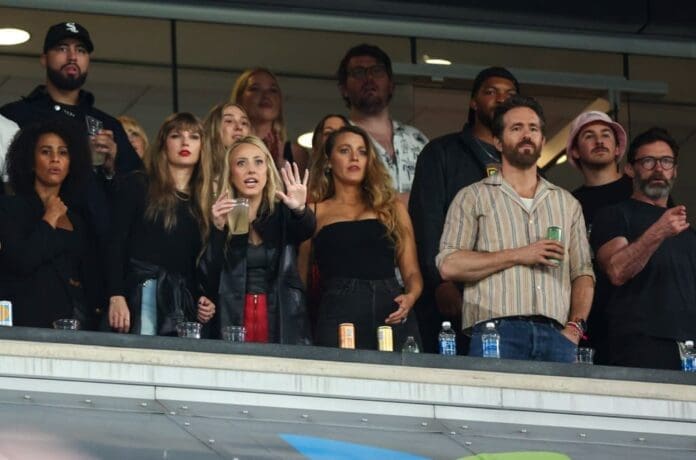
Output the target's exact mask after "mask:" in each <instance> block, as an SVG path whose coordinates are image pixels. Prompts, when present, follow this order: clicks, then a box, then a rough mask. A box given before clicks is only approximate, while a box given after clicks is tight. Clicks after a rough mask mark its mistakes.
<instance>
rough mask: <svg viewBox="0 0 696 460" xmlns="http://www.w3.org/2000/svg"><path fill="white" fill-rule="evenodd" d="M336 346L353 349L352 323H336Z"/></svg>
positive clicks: (353, 327)
mask: <svg viewBox="0 0 696 460" xmlns="http://www.w3.org/2000/svg"><path fill="white" fill-rule="evenodd" d="M338 346H339V347H341V348H350V349H351V350H354V349H355V326H354V325H353V323H341V324H339V325H338Z"/></svg>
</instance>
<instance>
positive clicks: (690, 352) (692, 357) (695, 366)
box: [681, 340, 696, 372]
mask: <svg viewBox="0 0 696 460" xmlns="http://www.w3.org/2000/svg"><path fill="white" fill-rule="evenodd" d="M681 360H682V369H683V370H684V371H685V372H696V350H694V341H693V340H687V341H686V342H684V347H683V348H682V350H681Z"/></svg>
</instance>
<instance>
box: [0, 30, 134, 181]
mask: <svg viewBox="0 0 696 460" xmlns="http://www.w3.org/2000/svg"><path fill="white" fill-rule="evenodd" d="M93 50H94V45H93V43H92V39H91V38H90V36H89V32H88V31H87V29H85V28H84V27H83V26H82V25H80V24H78V23H76V22H61V23H59V24H55V25H53V26H51V27H50V28H49V29H48V32H47V33H46V37H45V39H44V45H43V54H41V57H40V62H41V65H42V66H43V67H44V68H45V69H46V84H45V85H39V86H37V87H36V88H35V89H34V90H33V91H32V92H31V93H30V94H29V95H28V96H26V97H24V98H22V99H20V100H19V101H16V102H11V103H9V104H7V105H5V106H3V107H2V108H0V114H2V115H4V116H5V117H7V118H9V119H11V120H13V121H14V122H15V123H17V124H18V125H19V126H20V128H21V127H22V126H25V125H27V124H29V123H33V122H37V121H41V120H45V119H49V118H53V117H64V118H68V119H71V120H73V121H75V126H76V129H79V130H81V132H84V133H85V135H89V141H90V143H91V145H92V149H93V152H94V153H95V158H99V159H101V161H100V162H99V163H101V162H104V163H105V165H110V162H112V163H113V164H114V166H109V167H108V168H105V169H107V170H106V171H105V173H106V175H107V176H111V175H113V173H114V172H121V173H123V172H127V171H131V170H133V169H137V168H139V167H141V166H142V163H141V161H140V159H139V157H138V155H137V154H136V153H135V151H134V150H133V147H132V146H131V145H130V142H128V136H127V135H126V133H125V131H124V130H123V127H122V126H121V124H120V123H119V122H118V120H116V119H115V118H114V117H112V116H110V115H108V114H106V113H104V112H102V111H100V110H98V109H97V108H95V107H94V96H93V95H92V94H91V93H90V92H88V91H85V90H83V89H82V86H83V85H84V83H85V81H86V80H87V75H88V70H89V64H90V53H91V52H92V51H93ZM88 128H89V131H88Z"/></svg>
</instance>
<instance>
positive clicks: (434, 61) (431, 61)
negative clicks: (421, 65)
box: [423, 54, 452, 65]
mask: <svg viewBox="0 0 696 460" xmlns="http://www.w3.org/2000/svg"><path fill="white" fill-rule="evenodd" d="M423 61H425V63H426V64H433V65H452V61H449V60H447V59H441V58H434V57H430V56H428V55H427V54H426V55H425V56H423Z"/></svg>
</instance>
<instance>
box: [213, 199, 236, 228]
mask: <svg viewBox="0 0 696 460" xmlns="http://www.w3.org/2000/svg"><path fill="white" fill-rule="evenodd" d="M232 208H234V201H233V200H232V198H230V193H229V192H225V193H221V194H220V196H219V197H218V199H217V200H215V203H214V204H213V207H212V212H213V225H215V228H217V229H218V230H222V229H223V228H225V223H226V222H227V220H226V219H227V214H229V213H230V211H232Z"/></svg>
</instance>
